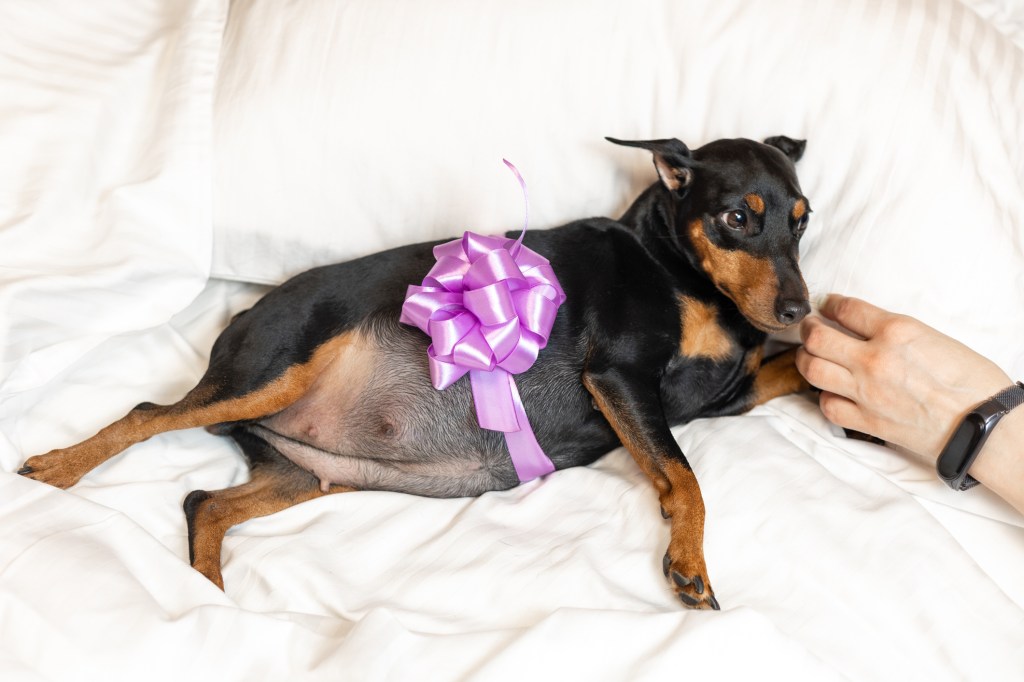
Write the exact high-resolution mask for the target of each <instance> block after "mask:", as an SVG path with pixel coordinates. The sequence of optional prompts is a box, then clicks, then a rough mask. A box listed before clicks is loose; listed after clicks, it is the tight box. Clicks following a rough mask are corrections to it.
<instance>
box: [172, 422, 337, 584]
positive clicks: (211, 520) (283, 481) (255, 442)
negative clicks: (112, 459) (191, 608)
mask: <svg viewBox="0 0 1024 682" xmlns="http://www.w3.org/2000/svg"><path fill="white" fill-rule="evenodd" d="M230 435H231V437H232V438H234V439H235V441H237V442H238V444H239V445H240V446H241V447H242V450H243V452H245V454H246V457H247V458H248V459H249V463H250V467H251V469H252V476H251V478H250V480H249V482H248V483H243V484H242V485H239V486H235V487H233V488H226V489H224V490H215V491H212V492H207V491H205V490H195V491H193V492H191V493H189V494H188V496H187V497H186V498H185V502H184V505H183V506H184V509H185V520H186V522H187V524H188V555H189V562H190V563H191V564H192V567H193V568H195V569H196V570H197V571H199V572H200V573H202V574H203V575H205V576H206V577H207V578H209V579H210V581H211V582H213V584H215V585H216V586H217V587H219V588H220V589H222V590H223V589H224V579H223V577H222V576H221V570H220V566H221V564H220V552H221V545H222V543H223V541H224V535H225V534H226V533H227V531H228V529H229V528H231V527H232V526H235V525H237V524H239V523H242V522H243V521H248V520H249V519H252V518H255V517H258V516H267V515H269V514H273V513H275V512H279V511H281V510H283V509H287V508H288V507H291V506H293V505H296V504H299V503H300V502H305V501H307V500H312V499H314V498H317V497H320V496H322V495H325V494H333V493H341V492H351V491H352V490H354V489H353V488H348V487H345V486H338V485H332V486H331V487H330V490H329V491H328V492H327V493H324V492H323V491H322V490H321V489H320V482H319V480H318V479H317V478H316V476H314V475H312V474H310V473H309V472H308V471H306V470H304V469H300V468H299V467H298V466H296V465H295V464H293V463H292V462H291V461H290V460H288V459H286V458H285V457H284V456H283V455H281V454H280V453H278V452H277V451H276V450H275V449H274V448H273V447H272V446H271V445H270V444H268V443H267V442H266V441H264V440H263V439H262V438H260V437H259V436H257V435H255V434H253V433H251V432H249V431H248V430H246V429H245V427H235V428H233V429H231V430H230Z"/></svg>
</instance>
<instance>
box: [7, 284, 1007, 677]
mask: <svg viewBox="0 0 1024 682" xmlns="http://www.w3.org/2000/svg"><path fill="white" fill-rule="evenodd" d="M261 291H262V290H261V289H259V288H257V287H254V286H251V285H241V284H238V283H228V282H219V281H212V282H211V283H210V284H209V285H208V286H207V288H206V289H205V291H204V292H203V294H202V295H201V296H200V297H199V298H198V299H197V301H196V302H195V303H194V304H193V305H192V306H190V307H189V308H188V309H186V310H185V311H183V312H182V313H180V314H178V315H177V316H175V317H174V318H173V319H172V320H171V321H170V322H169V323H167V324H165V325H162V326H160V327H158V328H156V329H153V330H151V331H147V332H136V333H130V334H127V335H122V336H119V337H116V338H112V339H110V340H109V341H107V342H105V343H102V344H100V345H99V346H97V347H96V348H95V349H93V350H92V351H91V352H90V353H89V354H88V355H86V356H85V357H83V358H81V360H80V361H78V362H76V363H73V365H72V366H71V367H69V368H68V369H66V370H65V371H64V372H63V373H62V374H61V376H60V377H59V378H58V381H57V383H56V384H51V385H50V386H47V387H43V388H40V389H36V390H33V391H30V392H29V394H28V395H27V396H25V398H26V399H27V400H28V401H30V402H31V403H32V404H33V405H35V407H34V408H33V409H32V410H31V411H30V412H29V413H28V414H22V415H19V416H18V417H12V416H8V415H4V416H3V417H2V418H0V429H2V430H3V431H4V432H5V433H12V432H14V433H16V434H17V437H16V438H15V447H13V448H12V447H10V446H5V447H4V448H3V449H0V465H2V468H3V470H4V473H3V474H0V489H2V490H0V522H2V524H3V526H2V527H3V528H4V542H3V544H2V545H0V605H2V609H0V614H2V615H0V629H2V631H3V633H4V637H3V638H2V639H0V670H4V671H9V672H14V673H17V676H16V679H18V678H22V677H23V678H25V679H34V677H33V675H35V676H38V678H40V679H83V680H86V679H96V678H97V677H98V676H99V675H101V674H102V676H103V677H104V678H105V679H137V678H140V677H147V678H148V679H181V678H182V677H183V676H185V675H198V676H200V678H201V679H208V678H214V677H218V678H221V679H246V680H250V679H268V680H270V679H360V680H363V679H369V680H373V679H412V678H415V679H512V678H518V677H522V676H524V675H525V676H527V677H534V678H537V679H555V678H566V677H568V678H570V679H576V678H582V677H587V678H593V679H602V680H623V679H653V678H655V677H656V676H662V675H674V674H678V673H679V671H680V670H684V669H685V670H686V671H687V674H693V675H705V676H709V677H710V678H712V679H754V678H755V677H756V678H757V679H802V680H825V679H858V680H864V679H872V680H875V679H877V680H883V679H900V680H915V679H920V680H954V679H977V680H1012V679H1018V678H1019V673H1020V671H1021V670H1024V634H1022V633H1024V586H1022V581H1021V580H1020V575H1022V574H1024V528H1022V527H1021V525H1022V519H1021V517H1020V516H1019V515H1018V514H1016V513H1015V512H1013V511H1012V510H1010V509H1009V508H1008V507H1006V506H1005V505H1003V504H1002V503H1000V502H999V501H998V500H996V499H994V498H992V497H991V496H990V495H989V494H988V493H986V492H985V491H983V490H977V491H974V492H973V493H972V494H971V495H970V496H958V495H955V494H954V493H952V492H950V491H947V490H945V489H944V487H943V486H942V485H941V484H940V483H938V482H937V481H935V480H934V477H933V476H932V475H931V474H930V472H928V471H926V470H924V468H923V467H920V466H918V465H916V464H914V463H912V462H909V461H904V460H900V459H898V458H894V457H893V455H892V454H891V453H887V452H883V451H881V449H879V448H877V447H875V446H871V445H867V444H864V443H859V442H851V441H847V440H846V439H842V438H836V437H835V436H833V435H832V433H831V430H830V429H829V428H828V426H827V424H826V423H825V422H824V421H823V420H822V419H821V417H820V415H819V414H818V413H817V411H816V409H815V407H814V405H813V403H812V402H810V401H809V400H808V399H806V398H805V397H801V396H792V397H788V398H784V399H780V400H777V401H774V402H772V403H770V404H769V405H767V406H764V407H761V408H758V409H757V410H755V411H754V412H752V413H751V414H749V415H746V416H743V417H740V418H731V419H714V420H701V421H698V422H694V423H693V424H690V425H688V426H686V427H682V428H679V429H677V430H676V434H677V437H678V439H679V442H680V444H681V445H682V447H683V449H684V451H685V452H687V454H688V456H689V458H690V461H691V462H692V463H693V466H694V468H695V471H696V472H697V475H698V478H699V480H700V481H701V486H702V490H703V492H704V496H705V499H706V501H707V509H708V521H707V538H706V554H707V560H708V564H709V570H710V575H711V577H712V580H713V582H714V587H715V590H716V594H717V595H718V597H719V600H720V601H721V603H722V606H723V611H722V612H719V613H704V612H701V613H697V612H688V611H685V610H683V609H682V608H681V607H680V606H679V605H678V604H677V603H676V601H675V600H674V598H673V595H672V592H671V590H669V588H668V586H667V584H666V582H665V580H664V578H663V576H662V575H661V570H660V561H661V555H662V553H663V552H664V548H665V547H666V546H667V541H668V526H667V524H666V522H664V521H663V520H662V519H661V516H660V515H659V514H658V511H657V499H656V497H655V495H654V493H653V491H652V489H651V487H650V485H649V483H648V482H647V480H646V479H645V478H644V477H643V475H642V474H641V473H640V472H639V471H638V470H637V468H636V467H635V465H634V464H633V462H632V460H631V459H630V457H629V456H628V455H627V454H626V453H625V452H624V451H623V450H621V449H620V450H616V451H614V452H612V453H610V454H609V455H608V456H606V457H604V458H603V459H601V460H600V461H599V462H598V463H596V464H595V465H593V466H591V467H587V468H578V469H573V470H569V471H564V472H558V473H556V474H554V475H552V476H549V477H547V478H545V479H543V480H540V481H536V482H533V483H530V484H527V485H525V486H521V487H519V488H517V489H514V490H511V491H507V492H502V493H494V494H487V495H484V496H482V497H480V498H475V499H454V500H433V499H422V498H415V497H411V496H407V495H400V494H393V493H377V492H360V493H352V494H346V495H336V496H330V497H327V498H322V499H319V500H315V501H312V502H309V503H305V504H302V505H299V506H297V507H294V508H291V509H288V510H286V511H284V512H281V513H279V514H276V515H273V516H271V517H267V518H263V519H256V520H253V521H250V522H247V523H245V524H242V525H240V526H238V527H236V528H235V529H234V530H232V531H231V532H230V533H229V535H228V537H227V539H226V541H225V543H224V557H223V559H224V578H225V582H226V587H227V591H226V593H221V592H220V591H219V590H217V589H216V588H215V587H214V586H213V585H211V584H210V583H209V582H208V581H207V580H206V579H205V578H204V577H202V576H201V575H199V574H198V573H197V572H195V571H193V570H192V569H191V568H190V567H189V566H188V563H187V547H186V538H185V524H184V517H183V514H182V512H181V507H180V505H181V501H182V499H183V498H184V496H185V495H186V494H187V493H188V492H189V491H190V490H193V489H215V488H219V487H224V486H227V485H231V484H233V483H238V482H240V481H242V480H244V477H245V476H246V472H245V465H244V462H243V459H242V457H241V455H240V454H239V453H238V452H237V451H236V450H235V449H234V447H233V446H232V445H231V444H230V443H229V441H227V440H226V439H222V438H217V437H215V436H211V435H209V434H207V433H205V432H204V431H202V430H198V429H196V430H190V431H184V432H178V433H170V434H164V435H161V436H158V437H156V438H154V439H152V440H151V441H148V442H146V443H142V444H139V445H137V446H134V447H133V448H131V449H130V450H129V451H128V452H126V453H125V454H123V455H122V456H119V457H116V458H114V459H113V460H111V461H109V462H108V463H106V464H104V465H103V466H101V467H100V468H98V469H97V470H95V471H94V472H93V473H91V474H89V475H88V476H87V477H86V478H85V479H84V480H83V481H82V482H81V483H80V484H79V485H78V486H76V487H75V488H74V489H73V490H72V491H70V492H63V491H58V490H55V489H51V488H48V487H46V486H43V485H39V484H36V483H34V482H32V481H29V480H26V479H23V478H20V477H18V476H15V475H13V474H10V473H7V472H10V471H11V470H12V469H14V468H16V467H17V465H18V464H19V463H20V456H21V454H22V453H24V454H27V453H33V452H41V451H44V450H46V449H48V448H50V447H52V446H56V445H63V444H67V443H71V442H74V441H76V440H78V439H80V438H82V437H84V436H87V435H89V434H90V432H91V431H92V430H93V429H94V428H95V425H97V424H102V423H105V422H106V421H109V420H111V419H113V418H115V417H117V416H119V415H120V414H122V413H123V412H125V411H126V410H127V409H129V408H130V407H131V406H132V405H134V404H136V403H137V402H139V401H142V400H155V401H161V400H172V399H174V398H175V397H177V396H178V395H180V394H181V393H183V392H184V391H185V390H186V389H187V388H188V387H189V386H190V385H191V384H192V383H193V382H194V381H195V380H196V379H197V378H198V377H199V375H200V374H201V372H202V371H203V368H204V365H205V357H206V349H207V348H208V347H209V345H210V343H211V342H212V340H213V338H214V337H215V336H216V334H217V332H218V330H219V329H220V328H221V326H222V325H223V324H224V323H225V322H226V321H227V319H228V318H229V316H230V315H231V314H232V312H234V311H237V310H239V309H242V308H244V307H247V306H248V305H249V304H250V302H251V301H252V300H254V298H255V297H256V296H258V295H259V293H260V292H261ZM62 415H63V418H62ZM15 423H16V424H17V429H12V425H13V424H15ZM53 424H62V426H61V429H60V430H59V431H58V432H54V431H53V430H52V429H48V428H46V427H47V426H51V425H53Z"/></svg>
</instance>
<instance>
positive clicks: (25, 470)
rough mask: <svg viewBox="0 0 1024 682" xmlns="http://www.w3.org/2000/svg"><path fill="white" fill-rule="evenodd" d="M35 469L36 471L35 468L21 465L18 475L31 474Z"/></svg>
mask: <svg viewBox="0 0 1024 682" xmlns="http://www.w3.org/2000/svg"><path fill="white" fill-rule="evenodd" d="M33 471H35V469H33V468H32V467H21V468H20V469H18V475H20V476H26V475H28V474H31V473H32V472H33Z"/></svg>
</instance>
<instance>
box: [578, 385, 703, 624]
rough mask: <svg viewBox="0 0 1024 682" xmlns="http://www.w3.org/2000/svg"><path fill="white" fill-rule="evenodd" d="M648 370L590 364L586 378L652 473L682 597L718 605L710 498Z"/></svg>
mask: <svg viewBox="0 0 1024 682" xmlns="http://www.w3.org/2000/svg"><path fill="white" fill-rule="evenodd" d="M645 374H646V373H645V372H642V371H633V372H631V371H629V370H623V369H620V368H610V369H604V370H601V371H591V370H589V369H588V371H586V372H585V373H584V375H583V384H584V385H585V386H586V387H587V390H588V391H590V394H591V395H592V396H593V397H594V402H595V403H596V404H597V407H598V409H600V410H601V413H602V414H603V415H604V416H605V418H606V419H607V420H608V423H609V424H611V427H612V428H613V429H614V430H615V433H616V434H617V435H618V437H619V440H620V441H621V442H622V444H623V445H624V446H625V448H626V449H627V450H629V452H630V454H631V455H633V458H634V459H635V460H636V462H637V464H639V465H640V468H641V469H642V470H643V471H644V473H645V474H647V476H648V477H649V478H650V479H651V482H652V483H653V484H654V487H655V489H656V490H657V492H658V497H659V499H660V500H661V508H662V514H663V515H664V516H665V517H666V518H668V519H670V520H671V522H672V532H671V540H670V542H669V546H668V552H667V553H666V554H665V559H664V562H663V569H664V571H665V576H666V577H668V578H670V579H671V580H672V585H673V588H674V589H675V591H676V594H677V595H678V596H679V599H680V601H682V602H683V604H685V605H686V606H690V607H693V608H699V609H718V601H717V600H716V599H715V596H714V592H713V591H712V589H711V583H710V582H709V581H708V577H707V567H706V565H705V563H704V499H703V497H701V493H700V486H699V485H697V478H696V477H695V476H694V474H693V470H692V469H691V468H690V465H689V463H688V462H687V461H686V457H685V456H684V455H683V451H682V450H681V449H680V448H679V444H678V443H676V440H675V438H673V436H672V432H671V431H670V430H669V426H668V421H667V420H666V419H665V414H664V411H663V410H662V407H661V397H660V391H659V382H658V380H657V377H654V376H645Z"/></svg>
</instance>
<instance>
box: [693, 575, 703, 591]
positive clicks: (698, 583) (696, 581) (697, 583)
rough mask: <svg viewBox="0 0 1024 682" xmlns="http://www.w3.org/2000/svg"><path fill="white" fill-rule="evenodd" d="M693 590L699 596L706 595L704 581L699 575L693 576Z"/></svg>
mask: <svg viewBox="0 0 1024 682" xmlns="http://www.w3.org/2000/svg"><path fill="white" fill-rule="evenodd" d="M693 589H695V590H697V594H704V580H703V579H702V578H701V577H700V576H699V575H695V576H693Z"/></svg>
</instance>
